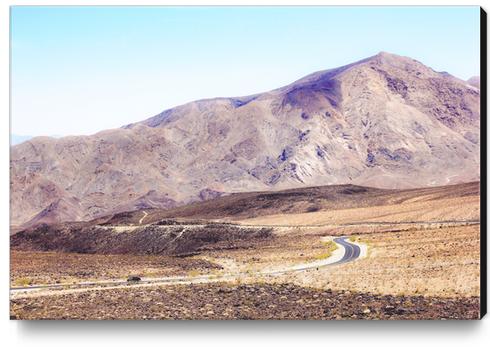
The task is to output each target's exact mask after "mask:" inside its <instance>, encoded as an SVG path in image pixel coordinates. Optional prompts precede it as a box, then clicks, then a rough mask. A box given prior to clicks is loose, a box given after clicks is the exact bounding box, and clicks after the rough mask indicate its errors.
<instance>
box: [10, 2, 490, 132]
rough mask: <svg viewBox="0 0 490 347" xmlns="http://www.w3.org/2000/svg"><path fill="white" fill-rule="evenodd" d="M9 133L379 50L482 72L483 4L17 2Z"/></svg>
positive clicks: (174, 100)
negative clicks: (110, 4) (58, 4)
mask: <svg viewBox="0 0 490 347" xmlns="http://www.w3.org/2000/svg"><path fill="white" fill-rule="evenodd" d="M10 25H11V132H12V133H13V134H17V135H30V136H38V135H56V136H64V135H86V134H92V133H95V132H97V131H101V130H104V129H109V128H116V127H120V126H123V125H125V124H128V123H132V122H136V121H140V120H144V119H146V118H149V117H151V116H153V115H156V114H158V113H160V112H161V111H163V110H165V109H168V108H171V107H174V106H177V105H180V104H183V103H186V102H190V101H193V100H197V99H203V98H212V97H219V96H244V95H249V94H255V93H258V92H263V91H268V90H271V89H275V88H278V87H281V86H284V85H286V84H289V83H291V82H293V81H295V80H297V79H299V78H301V77H303V76H305V75H307V74H309V73H312V72H315V71H318V70H324V69H328V68H333V67H338V66H342V65H346V64H349V63H352V62H355V61H357V60H361V59H363V58H366V57H369V56H372V55H375V54H377V53H378V52H380V51H386V52H390V53H395V54H399V55H404V56H409V57H411V58H414V59H416V60H419V61H421V62H422V63H424V64H426V65H428V66H430V67H432V68H433V69H434V70H436V71H447V72H449V73H451V74H452V75H454V76H456V77H459V78H462V79H465V80H466V79H468V78H470V77H471V76H475V75H479V54H480V51H479V39H480V37H479V7H191V8H188V7H187V8H186V7H28V6H21V7H19V6H14V7H12V8H11V22H10Z"/></svg>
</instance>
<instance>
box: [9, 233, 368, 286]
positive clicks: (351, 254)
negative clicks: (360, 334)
mask: <svg viewBox="0 0 490 347" xmlns="http://www.w3.org/2000/svg"><path fill="white" fill-rule="evenodd" d="M333 242H335V243H336V244H337V245H339V246H341V247H343V248H344V250H345V251H344V255H343V256H342V258H341V259H340V260H337V261H335V262H330V263H329V262H324V263H321V264H319V263H318V262H313V263H306V264H303V265H301V266H295V267H292V268H286V269H280V270H270V271H261V272H258V274H261V275H281V274H286V273H293V272H301V271H307V270H311V269H317V270H318V269H319V268H321V267H325V266H332V265H340V264H345V263H348V262H351V261H354V260H356V259H357V258H359V256H360V254H361V248H360V247H359V246H358V245H355V244H353V243H350V242H349V241H348V236H342V237H336V238H334V239H333ZM327 259H328V258H327ZM240 275H250V273H230V274H227V275H224V276H221V277H220V279H221V280H227V279H228V280H229V279H233V278H237V277H238V276H240ZM213 278H214V276H212V275H201V276H194V277H187V276H182V277H162V278H148V279H142V280H141V281H139V282H137V283H135V284H132V285H133V286H135V285H136V286H137V285H144V284H146V285H148V284H179V283H181V284H183V283H192V282H193V281H207V280H209V281H210V282H216V280H213ZM125 284H128V282H127V280H105V281H95V282H79V283H76V284H72V285H67V284H62V283H59V284H47V285H34V286H28V287H11V288H10V293H22V292H24V293H26V292H30V291H39V290H43V289H46V290H48V289H61V288H65V287H66V286H71V287H74V286H77V287H82V288H87V289H88V288H94V287H97V286H111V285H112V286H121V285H125Z"/></svg>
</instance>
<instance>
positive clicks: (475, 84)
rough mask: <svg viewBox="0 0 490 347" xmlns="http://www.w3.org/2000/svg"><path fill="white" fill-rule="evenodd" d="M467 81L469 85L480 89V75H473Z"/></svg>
mask: <svg viewBox="0 0 490 347" xmlns="http://www.w3.org/2000/svg"><path fill="white" fill-rule="evenodd" d="M467 82H468V84H469V85H472V86H473V87H476V88H478V89H480V76H473V77H471V78H470V79H469V80H468V81H467Z"/></svg>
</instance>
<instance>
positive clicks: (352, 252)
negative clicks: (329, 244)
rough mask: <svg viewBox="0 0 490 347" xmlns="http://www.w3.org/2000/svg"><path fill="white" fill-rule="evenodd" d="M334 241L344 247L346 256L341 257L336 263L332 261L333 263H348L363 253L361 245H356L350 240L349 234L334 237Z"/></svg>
mask: <svg viewBox="0 0 490 347" xmlns="http://www.w3.org/2000/svg"><path fill="white" fill-rule="evenodd" d="M333 241H334V242H335V243H336V244H338V245H341V246H342V247H344V248H345V253H344V256H343V257H342V259H340V260H339V261H337V262H335V263H332V264H331V265H334V264H343V263H348V262H350V261H353V260H356V259H357V258H359V256H360V255H361V247H359V246H358V245H355V244H353V243H350V242H348V241H347V236H343V237H337V238H335V239H333Z"/></svg>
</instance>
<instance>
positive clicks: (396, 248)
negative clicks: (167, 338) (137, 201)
mask: <svg viewBox="0 0 490 347" xmlns="http://www.w3.org/2000/svg"><path fill="white" fill-rule="evenodd" d="M340 236H346V237H348V240H349V241H350V242H352V244H354V245H358V246H359V249H361V253H360V254H359V256H358V257H353V259H351V260H350V261H347V262H337V263H336V262H334V261H333V259H340V257H342V252H344V251H345V250H344V248H343V247H342V246H341V245H340V244H338V243H336V242H334V238H335V237H340ZM329 259H332V262H330V263H329ZM308 264H310V265H308ZM311 264H318V266H316V265H315V266H311ZM303 267H304V269H303ZM130 276H134V277H138V278H140V279H141V280H140V281H137V280H134V281H127V279H128V278H129V277H130ZM11 287H12V288H13V290H12V291H11V317H12V318H14V319H478V318H479V314H480V313H479V298H480V193H479V182H474V183H467V184H460V185H453V186H443V187H434V188H424V189H410V190H382V189H373V188H366V187H359V186H350V185H347V186H346V185H344V186H325V187H313V188H305V189H294V190H287V191H277V192H269V193H244V194H233V195H230V196H224V197H218V198H216V199H212V200H208V201H205V202H200V203H194V204H190V205H186V206H183V207H178V208H174V209H170V210H157V209H148V210H143V211H141V210H140V211H134V212H125V213H120V214H116V215H110V216H107V217H104V218H99V219H97V220H94V221H92V222H86V223H85V222H78V223H62V224H55V225H39V226H36V227H32V228H30V229H26V230H23V231H20V232H17V233H15V234H13V235H12V236H11ZM22 288H31V289H22Z"/></svg>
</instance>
